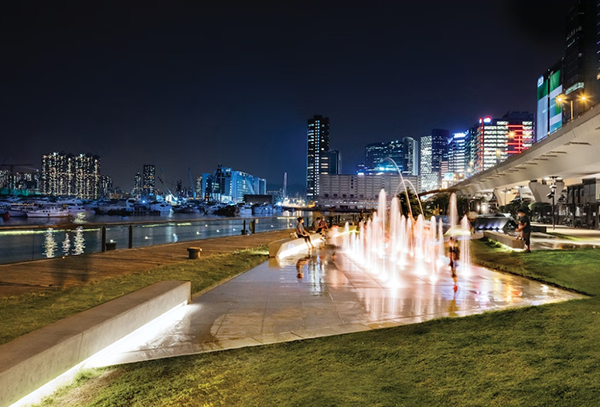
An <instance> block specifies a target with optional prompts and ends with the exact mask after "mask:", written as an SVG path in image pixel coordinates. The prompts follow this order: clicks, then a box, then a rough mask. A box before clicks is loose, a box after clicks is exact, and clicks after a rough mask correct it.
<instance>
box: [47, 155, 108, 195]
mask: <svg viewBox="0 0 600 407" xmlns="http://www.w3.org/2000/svg"><path fill="white" fill-rule="evenodd" d="M99 182H100V157H98V156H95V155H92V154H79V155H73V154H66V153H63V152H60V153H57V152H54V153H50V154H45V155H43V156H42V175H41V188H40V190H41V192H42V193H43V194H46V195H51V196H75V197H77V198H80V199H97V198H98V196H99V194H98V187H99Z"/></svg>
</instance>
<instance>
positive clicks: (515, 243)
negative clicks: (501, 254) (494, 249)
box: [483, 230, 525, 249]
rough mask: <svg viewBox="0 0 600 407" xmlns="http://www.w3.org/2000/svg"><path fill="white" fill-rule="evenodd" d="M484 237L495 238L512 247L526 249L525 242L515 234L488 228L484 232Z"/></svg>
mask: <svg viewBox="0 0 600 407" xmlns="http://www.w3.org/2000/svg"><path fill="white" fill-rule="evenodd" d="M483 237H485V238H487V239H490V240H495V241H496V242H499V243H502V244H503V245H505V246H508V247H510V248H512V249H525V242H524V241H523V240H520V239H517V238H516V237H514V236H510V235H505V234H504V233H500V232H492V231H488V230H486V231H485V232H483Z"/></svg>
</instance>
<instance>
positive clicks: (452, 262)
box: [448, 236, 459, 292]
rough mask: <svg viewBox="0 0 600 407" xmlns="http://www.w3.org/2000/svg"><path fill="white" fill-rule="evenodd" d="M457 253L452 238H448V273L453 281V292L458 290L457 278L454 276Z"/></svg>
mask: <svg viewBox="0 0 600 407" xmlns="http://www.w3.org/2000/svg"><path fill="white" fill-rule="evenodd" d="M458 257H459V253H458V247H456V241H455V240H454V237H452V236H450V240H449V241H448V258H449V259H450V264H449V265H450V271H451V272H452V280H453V281H454V292H456V290H458V276H457V274H456V262H457V261H458Z"/></svg>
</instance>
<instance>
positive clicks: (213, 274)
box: [0, 247, 268, 344]
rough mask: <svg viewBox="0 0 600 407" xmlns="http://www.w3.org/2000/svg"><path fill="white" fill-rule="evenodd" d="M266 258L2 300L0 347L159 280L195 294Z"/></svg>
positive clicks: (157, 271)
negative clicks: (182, 283) (184, 284)
mask: <svg viewBox="0 0 600 407" xmlns="http://www.w3.org/2000/svg"><path fill="white" fill-rule="evenodd" d="M267 258H268V252H267V250H266V249H265V248H264V247H262V248H257V249H249V250H242V251H239V252H235V253H232V254H222V255H216V256H211V257H206V258H202V259H199V260H193V261H186V262H182V263H178V264H172V265H169V266H162V267H156V268H153V269H150V270H148V271H146V272H140V273H133V274H129V275H125V276H119V277H113V278H106V279H102V280H98V281H92V282H90V283H88V284H86V285H82V286H76V287H71V288H68V289H65V290H60V291H47V292H44V293H39V294H37V293H34V294H24V295H21V296H18V297H1V298H0V315H1V316H2V318H0V344H3V343H6V342H9V341H11V340H12V339H14V338H17V337H19V336H21V335H24V334H26V333H28V332H31V331H34V330H36V329H39V328H42V327H44V326H46V325H49V324H51V323H53V322H56V321H59V320H61V319H63V318H66V317H68V316H70V315H73V314H76V313H78V312H81V311H85V310H88V309H90V308H92V307H95V306H96V305H100V304H102V303H104V302H107V301H110V300H112V299H115V298H117V297H120V296H122V295H125V294H129V293H131V292H133V291H136V290H139V289H140V288H144V287H146V286H149V285H151V284H154V283H157V282H159V281H165V280H186V281H191V282H192V293H196V292H199V291H201V290H203V289H205V288H208V287H211V286H213V285H215V284H216V283H218V282H220V281H222V280H224V279H226V278H228V277H232V276H235V275H237V274H239V273H241V272H244V271H246V270H249V269H251V268H252V267H254V266H256V265H258V264H260V263H262V262H263V261H265V260H266V259H267Z"/></svg>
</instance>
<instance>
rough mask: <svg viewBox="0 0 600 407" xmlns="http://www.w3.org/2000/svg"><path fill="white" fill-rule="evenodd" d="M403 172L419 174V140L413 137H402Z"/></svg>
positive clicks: (413, 174)
mask: <svg viewBox="0 0 600 407" xmlns="http://www.w3.org/2000/svg"><path fill="white" fill-rule="evenodd" d="M402 148H403V151H402V154H403V157H402V163H403V168H402V173H403V174H405V175H412V176H415V177H416V176H418V175H419V141H418V140H417V139H414V138H412V137H404V138H403V139H402Z"/></svg>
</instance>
